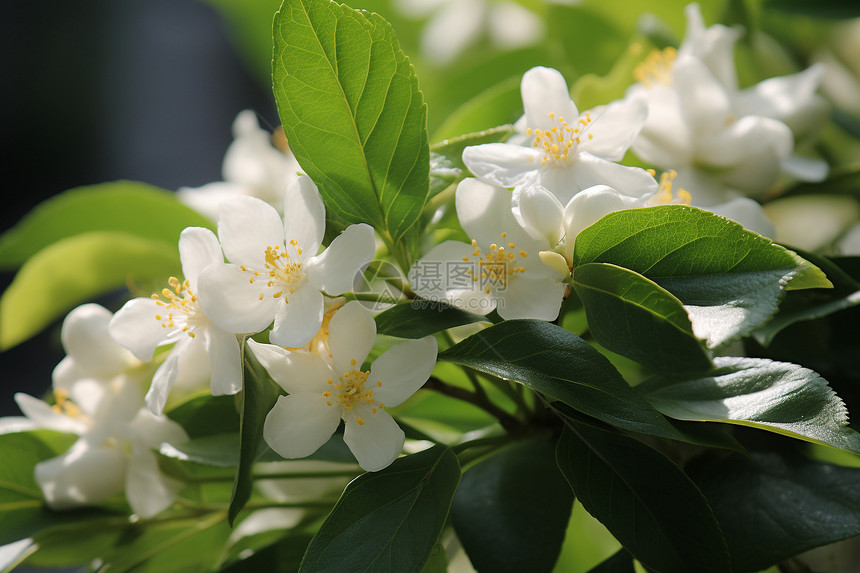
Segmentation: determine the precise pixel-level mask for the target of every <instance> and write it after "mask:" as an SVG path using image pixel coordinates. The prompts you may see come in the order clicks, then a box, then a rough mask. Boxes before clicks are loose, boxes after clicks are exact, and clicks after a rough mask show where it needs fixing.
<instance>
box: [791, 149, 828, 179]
mask: <svg viewBox="0 0 860 573" xmlns="http://www.w3.org/2000/svg"><path fill="white" fill-rule="evenodd" d="M782 170H783V171H784V172H785V173H788V174H789V175H791V176H792V177H794V178H795V179H799V180H801V181H813V182H818V181H824V180H825V179H827V174H828V173H829V171H830V167H829V166H828V165H827V162H826V161H824V160H823V159H815V158H812V157H803V156H802V155H797V154H792V155H789V156H788V157H786V158H785V159H783V160H782Z"/></svg>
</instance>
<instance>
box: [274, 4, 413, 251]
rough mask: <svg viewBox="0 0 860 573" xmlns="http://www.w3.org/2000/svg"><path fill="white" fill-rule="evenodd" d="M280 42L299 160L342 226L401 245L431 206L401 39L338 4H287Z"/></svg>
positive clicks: (374, 18)
mask: <svg viewBox="0 0 860 573" xmlns="http://www.w3.org/2000/svg"><path fill="white" fill-rule="evenodd" d="M274 39H275V55H274V60H273V61H272V79H273V84H274V92H275V101H276V102H277V105H278V112H279V113H280V117H281V122H282V123H283V125H284V130H285V132H286V134H287V139H288V140H289V142H290V148H291V149H292V151H293V153H294V154H295V156H296V159H297V160H298V162H299V164H300V165H301V166H302V169H304V171H305V172H306V173H307V174H308V175H310V177H311V179H313V180H314V181H315V182H316V184H317V185H318V186H319V190H320V193H321V194H322V196H323V198H324V199H325V203H326V206H327V208H328V209H330V210H331V211H333V212H334V214H335V215H336V216H337V217H338V218H340V219H342V220H343V221H345V222H348V223H358V222H365V223H369V224H371V225H373V226H374V227H376V229H377V230H378V231H380V232H383V234H387V235H388V236H389V237H390V239H391V241H392V243H396V242H397V241H398V240H399V239H400V238H401V237H403V236H404V235H405V234H406V232H407V230H409V228H410V227H411V226H412V225H413V224H414V223H415V222H416V221H417V220H418V218H419V216H420V215H421V210H422V208H423V207H424V203H425V202H426V200H427V194H428V190H429V175H428V173H429V169H430V145H429V141H428V139H427V106H426V104H425V103H424V96H423V95H422V93H421V91H420V89H419V88H418V78H417V77H416V76H415V73H414V70H413V69H412V66H411V64H410V63H409V59H408V58H407V57H406V56H405V55H404V53H403V51H402V50H401V49H400V46H399V44H398V42H397V39H396V38H395V36H394V31H393V30H392V28H391V26H390V25H389V24H388V22H386V21H385V20H384V19H383V18H382V17H381V16H379V15H378V14H368V13H365V12H358V11H355V10H352V9H351V8H349V7H347V6H344V5H340V4H337V3H335V2H331V1H329V0H285V2H284V3H283V4H282V6H281V9H280V11H279V12H278V13H277V14H276V15H275V23H274Z"/></svg>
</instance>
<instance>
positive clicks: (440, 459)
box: [301, 446, 460, 573]
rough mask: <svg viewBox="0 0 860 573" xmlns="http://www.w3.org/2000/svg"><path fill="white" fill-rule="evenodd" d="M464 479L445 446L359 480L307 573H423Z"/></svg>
mask: <svg viewBox="0 0 860 573" xmlns="http://www.w3.org/2000/svg"><path fill="white" fill-rule="evenodd" d="M459 480H460V464H459V462H458V461H457V457H456V456H455V455H454V454H453V453H452V452H451V450H450V449H448V448H446V447H444V446H434V447H432V448H430V449H429V450H424V451H423V452H420V453H417V454H412V455H409V456H406V457H403V458H400V459H397V460H395V461H394V463H393V464H391V465H390V466H388V467H387V468H385V469H384V470H381V471H378V472H368V473H365V474H363V475H361V476H359V477H357V478H356V479H354V480H353V481H352V482H350V484H349V485H348V486H346V489H345V490H344V492H343V495H342V496H341V498H340V500H339V501H338V502H337V505H335V507H334V509H333V510H332V512H331V514H330V515H329V516H328V518H327V519H326V521H325V523H323V525H322V527H320V529H319V531H317V534H316V535H315V536H314V538H313V540H312V541H311V543H310V545H309V546H308V550H307V553H305V557H304V560H303V561H302V568H301V571H305V572H309V571H314V572H322V571H330V572H337V571H354V572H356V573H359V572H361V573H366V572H369V571H377V572H379V573H383V572H385V573H387V572H390V571H397V572H402V573H411V572H414V573H419V572H420V571H421V570H422V568H423V567H424V563H425V562H426V561H427V559H428V558H429V557H430V554H431V552H432V550H433V547H434V546H435V545H436V540H437V539H438V538H439V534H440V533H441V532H442V527H443V526H444V525H445V519H446V518H447V515H448V509H449V507H450V505H451V499H452V498H453V497H454V491H455V490H456V489H457V482H458V481H459Z"/></svg>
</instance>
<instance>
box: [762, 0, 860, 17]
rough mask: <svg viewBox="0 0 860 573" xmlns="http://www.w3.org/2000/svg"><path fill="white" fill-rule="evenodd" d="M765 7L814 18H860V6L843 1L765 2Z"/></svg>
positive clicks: (768, 0)
mask: <svg viewBox="0 0 860 573" xmlns="http://www.w3.org/2000/svg"><path fill="white" fill-rule="evenodd" d="M764 7H765V8H767V9H770V10H779V11H781V12H789V13H792V14H800V15H803V16H808V17H812V18H832V19H834V20H837V19H843V18H857V17H860V6H857V5H856V4H854V3H851V2H843V0H819V1H817V2H808V1H807V0H765V2H764Z"/></svg>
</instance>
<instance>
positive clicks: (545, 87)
mask: <svg viewBox="0 0 860 573" xmlns="http://www.w3.org/2000/svg"><path fill="white" fill-rule="evenodd" d="M520 93H521V95H522V97H523V108H524V109H525V112H526V118H527V120H528V126H529V127H530V128H532V129H551V128H552V127H557V126H558V125H559V121H558V118H559V117H563V118H565V119H566V120H568V121H573V120H575V119H576V117H577V116H578V115H579V111H578V110H577V109H576V104H574V103H573V101H572V100H571V99H570V91H568V89H567V82H566V81H564V76H562V75H561V73H559V71H558V70H554V69H552V68H544V67H541V66H538V67H535V68H532V69H530V70H529V71H527V72H526V73H525V74H523V80H522V82H521V83H520ZM550 113H552V114H553V117H550V115H549V114H550Z"/></svg>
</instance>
